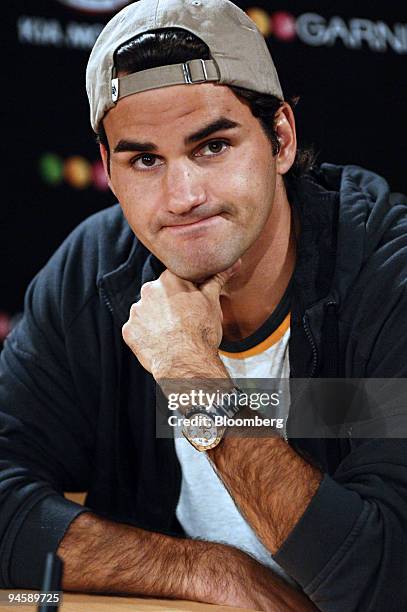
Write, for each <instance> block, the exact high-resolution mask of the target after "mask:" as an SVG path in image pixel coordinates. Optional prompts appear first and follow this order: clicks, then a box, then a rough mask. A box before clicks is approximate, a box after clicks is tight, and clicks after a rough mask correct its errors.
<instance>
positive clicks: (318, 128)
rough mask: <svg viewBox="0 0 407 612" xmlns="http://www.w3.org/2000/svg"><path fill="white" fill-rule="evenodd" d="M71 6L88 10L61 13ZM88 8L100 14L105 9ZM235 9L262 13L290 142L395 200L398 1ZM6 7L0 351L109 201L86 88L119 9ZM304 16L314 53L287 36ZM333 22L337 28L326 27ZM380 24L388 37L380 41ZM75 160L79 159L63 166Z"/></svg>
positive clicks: (399, 137)
mask: <svg viewBox="0 0 407 612" xmlns="http://www.w3.org/2000/svg"><path fill="white" fill-rule="evenodd" d="M69 1H70V2H71V3H72V4H75V3H76V4H80V3H81V2H82V4H83V3H86V2H88V3H89V0H65V3H68V4H69ZM91 1H93V4H94V5H96V4H98V6H99V7H100V6H101V5H103V4H105V5H106V3H109V2H110V4H111V5H113V4H114V0H100V2H99V3H97V0H91ZM118 4H119V2H116V6H117V5H118ZM123 4H125V2H122V5H123ZM237 4H239V6H241V7H242V8H243V9H245V10H250V9H253V8H254V7H257V8H258V9H260V11H262V12H260V13H258V14H259V15H260V19H261V22H260V21H259V22H258V23H264V24H265V26H266V30H267V33H268V35H267V36H266V38H267V41H268V43H269V45H270V48H271V50H272V54H273V57H274V59H275V62H276V65H277V68H278V71H279V74H280V79H281V82H282V86H283V90H284V92H285V96H286V97H290V96H300V102H299V104H298V105H297V111H296V115H297V121H298V130H299V138H300V141H301V142H302V143H304V144H310V143H313V144H314V145H315V148H316V150H317V151H318V152H319V159H320V161H330V162H333V163H340V164H341V163H354V164H360V165H363V166H365V167H367V168H370V169H372V170H375V171H377V172H379V173H380V174H382V175H384V176H385V177H386V178H387V179H388V180H389V182H390V184H391V186H392V189H393V190H394V191H404V192H406V191H407V178H406V170H405V153H406V148H405V141H406V136H407V134H406V131H407V130H406V121H405V114H406V59H407V25H405V24H406V22H407V14H406V13H407V11H406V8H405V3H403V2H400V3H395V2H384V1H380V2H375V3H374V4H373V3H364V2H361V3H358V2H339V3H326V2H324V1H322V0H320V1H314V2H313V1H301V2H300V1H297V2H296V1H294V0H285V1H277V0H274V1H273V2H267V1H262V0H253V2H250V1H241V2H237ZM10 5H12V6H11V7H10V6H9V7H8V8H7V14H6V15H4V16H3V19H2V22H3V27H4V28H5V31H4V35H3V39H4V40H5V41H6V47H7V49H6V53H4V54H3V78H4V81H3V91H2V100H3V104H5V113H3V118H2V121H1V126H2V143H3V156H4V157H3V163H2V169H3V198H2V204H1V207H0V255H1V275H0V343H1V339H2V335H4V334H5V333H6V331H7V329H8V328H9V327H10V325H12V324H13V320H15V317H16V316H18V313H19V312H20V311H21V309H22V303H23V296H24V291H25V289H26V286H27V284H28V283H29V281H30V280H31V278H32V277H33V276H34V274H36V272H37V271H38V270H39V269H40V268H41V267H42V266H43V265H44V263H45V262H46V261H47V259H48V258H49V256H50V255H51V254H52V253H53V251H54V250H55V249H56V247H57V246H58V245H59V244H60V242H61V241H62V240H63V239H64V238H65V236H66V235H67V234H68V233H69V232H70V231H71V230H72V229H73V228H74V227H75V226H76V225H77V224H78V223H79V222H80V221H81V220H82V219H84V218H85V217H87V216H88V215H90V214H92V213H93V212H95V211H97V210H100V209H102V208H104V207H106V206H109V205H110V204H112V203H114V198H113V196H112V195H111V194H110V192H109V191H108V190H107V189H106V188H101V186H100V184H99V181H96V182H95V181H94V180H93V178H92V175H91V174H90V172H91V169H92V164H94V163H96V162H97V160H98V149H97V147H96V145H95V142H94V138H93V133H92V131H91V128H90V124H89V120H88V106H87V98H86V93H85V87H84V82H85V67H86V62H87V58H88V55H89V51H90V47H91V46H92V44H93V41H94V39H95V37H96V36H97V33H98V32H99V30H100V29H101V27H102V25H103V24H104V23H106V22H107V21H108V20H109V19H110V18H111V16H112V15H113V13H114V12H116V10H118V9H116V10H114V11H112V10H110V11H108V12H105V13H100V12H99V13H97V12H94V13H90V12H86V11H83V10H78V9H77V8H74V7H69V6H66V5H65V4H64V0H13V3H10ZM282 12H283V14H282ZM306 13H315V14H316V15H317V16H319V17H318V18H317V19H318V20H319V21H320V22H322V26H319V30H317V29H316V26H311V41H312V43H314V44H312V43H311V42H310V41H308V42H305V41H304V40H303V39H302V38H301V36H300V35H298V34H296V33H295V31H293V30H292V29H291V30H290V27H289V26H290V24H292V23H295V22H296V20H297V19H298V18H299V17H301V16H303V15H304V14H306ZM335 17H336V18H339V19H334V20H333V21H332V18H335ZM356 18H361V19H365V20H368V21H365V22H364V25H363V28H364V30H365V31H367V32H368V33H369V32H370V39H369V41H367V40H362V41H361V42H358V37H357V33H356V34H355V33H354V34H353V38H352V37H351V31H352V27H355V26H354V25H353V26H352V22H351V20H353V19H356ZM302 19H304V17H302ZM314 20H315V18H314ZM287 24H288V26H287ZM378 24H379V25H378ZM380 24H382V25H380ZM386 24H387V28H388V30H387V38H386V36H384V35H383V34H382V35H380V32H383V31H385V30H386ZM397 24H399V25H397ZM326 25H330V27H329V28H328V31H327V28H326ZM287 27H288V33H287ZM334 27H335V28H336V30H335V31H334V30H333V28H334ZM359 27H360V26H359ZM270 29H272V30H273V32H272V33H270ZM335 32H336V34H335ZM324 36H325V39H324V40H320V39H321V38H323V37H324ZM366 36H367V35H366ZM318 37H319V38H318ZM317 39H318V40H319V42H318V40H317ZM396 39H397V40H396ZM316 42H318V44H315V43H316ZM377 46H381V49H377ZM49 155H52V156H53V157H52V158H51V162H50V161H49V158H47V156H49ZM78 156H79V157H80V158H81V159H79V160H77V159H76V160H74V161H72V159H71V158H72V157H74V158H77V157H78ZM47 159H48V165H47ZM69 160H71V161H69ZM44 166H46V168H48V170H46V169H45V170H44ZM70 168H71V170H70ZM81 169H82V171H81ZM52 170H53V172H52ZM99 170H100V168H99Z"/></svg>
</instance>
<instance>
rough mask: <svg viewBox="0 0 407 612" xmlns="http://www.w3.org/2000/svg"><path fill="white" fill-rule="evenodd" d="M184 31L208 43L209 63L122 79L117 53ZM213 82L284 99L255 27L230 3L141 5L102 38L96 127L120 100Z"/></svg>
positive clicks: (186, 0)
mask: <svg viewBox="0 0 407 612" xmlns="http://www.w3.org/2000/svg"><path fill="white" fill-rule="evenodd" d="M162 28H181V29H183V30H187V31H188V32H191V33H192V34H195V36H197V37H198V38H200V39H201V40H202V41H203V42H204V43H206V44H207V46H208V47H209V51H210V59H209V60H204V59H196V60H191V61H189V62H186V63H183V64H173V65H169V66H160V67H158V68H151V69H148V70H142V71H139V72H135V73H132V74H130V75H126V76H124V77H121V78H117V75H116V70H115V66H114V57H115V52H116V50H117V49H118V48H119V47H121V46H122V45H123V44H124V43H126V42H128V41H129V40H131V39H132V38H134V37H135V36H137V35H138V34H142V33H145V32H151V31H153V30H158V29H162ZM206 82H214V83H219V84H221V85H234V86H236V87H243V88H245V89H251V90H253V91H256V92H258V93H263V94H271V95H274V96H277V97H278V98H280V99H283V93H282V91H281V86H280V83H279V80H278V76H277V71H276V69H275V66H274V63H273V60H272V59H271V56H270V53H269V50H268V48H267V45H266V42H265V40H264V38H263V36H262V34H261V33H260V32H259V30H258V29H257V27H256V25H255V24H254V22H253V21H252V20H251V19H250V18H249V17H248V16H247V15H246V13H244V12H243V11H242V10H241V9H240V8H238V7H237V6H236V5H235V4H233V3H232V2H230V1H229V0H138V2H134V3H133V4H130V5H129V6H126V7H125V8H124V9H122V10H121V11H119V13H117V14H116V15H115V16H114V17H113V19H111V20H110V21H109V23H108V24H107V25H106V27H105V28H104V29H103V30H102V32H101V33H100V35H99V37H98V39H97V41H96V43H95V45H94V47H93V49H92V53H91V55H90V58H89V62H88V66H87V70H86V90H87V93H88V98H89V104H90V120H91V124H92V128H93V129H94V131H95V132H97V131H98V128H99V123H100V121H101V120H102V119H103V117H104V115H105V113H106V112H107V111H108V110H109V109H111V108H112V107H113V106H114V105H115V104H116V102H117V101H118V100H120V99H121V98H123V97H125V96H129V95H132V94H135V93H138V92H141V91H147V90H149V89H157V88H161V87H169V86H171V85H182V84H196V83H206Z"/></svg>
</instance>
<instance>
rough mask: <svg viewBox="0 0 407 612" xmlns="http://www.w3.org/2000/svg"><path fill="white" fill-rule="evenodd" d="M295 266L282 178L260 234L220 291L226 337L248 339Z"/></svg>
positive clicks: (278, 298)
mask: <svg viewBox="0 0 407 612" xmlns="http://www.w3.org/2000/svg"><path fill="white" fill-rule="evenodd" d="M294 265H295V239H294V228H293V224H292V219H291V207H290V204H289V202H288V199H287V195H286V192H285V189H284V186H283V183H282V181H281V184H280V185H279V186H277V189H276V194H275V199H274V203H273V207H272V210H271V213H270V216H269V218H268V220H267V223H266V225H265V227H264V228H263V230H262V233H261V234H260V236H259V238H258V239H257V240H256V242H255V243H254V244H253V245H252V246H251V247H250V249H249V250H248V251H247V252H246V253H245V254H244V255H243V257H242V265H241V268H240V270H239V272H238V273H237V274H236V275H234V276H233V277H232V279H231V280H230V281H229V283H228V284H227V286H226V288H225V290H224V291H223V292H222V294H221V298H220V302H221V308H222V313H223V335H224V338H225V339H227V340H241V339H242V338H247V336H249V335H250V334H252V333H254V332H255V331H256V329H258V328H259V327H260V326H261V325H262V323H264V321H266V320H267V318H268V317H269V316H270V315H271V314H272V312H273V311H274V309H275V308H276V307H277V306H278V304H279V302H280V301H281V298H282V297H283V295H284V292H285V290H286V289H287V286H288V283H289V282H290V278H291V276H292V273H293V270H294Z"/></svg>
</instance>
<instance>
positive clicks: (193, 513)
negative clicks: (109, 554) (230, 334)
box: [175, 315, 293, 584]
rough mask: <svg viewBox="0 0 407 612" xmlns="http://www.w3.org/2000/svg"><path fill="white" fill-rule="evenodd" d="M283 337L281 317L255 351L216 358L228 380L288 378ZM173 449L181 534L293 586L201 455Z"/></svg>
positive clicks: (286, 327)
mask: <svg viewBox="0 0 407 612" xmlns="http://www.w3.org/2000/svg"><path fill="white" fill-rule="evenodd" d="M289 336H290V317H289V315H286V316H285V318H284V319H283V321H282V322H281V323H280V324H279V325H278V327H277V329H275V330H274V331H273V332H272V333H271V334H269V335H268V336H267V337H266V338H264V339H263V340H261V341H260V342H258V343H257V344H256V345H255V346H251V347H250V348H246V349H245V350H243V351H239V352H237V351H236V350H235V351H234V352H229V351H219V354H220V357H221V359H222V361H223V363H224V365H225V367H226V369H227V370H228V372H229V374H230V376H231V378H233V379H236V378H263V379H268V378H289V373H290V367H289V356H288V340H289ZM228 344H230V343H228ZM246 344H247V343H246ZM175 449H176V453H177V456H178V460H179V462H180V464H181V469H182V484H181V494H180V498H179V501H178V505H177V509H176V515H177V518H178V520H179V522H180V523H181V525H182V527H183V529H184V531H185V533H186V534H187V535H188V536H190V537H192V538H198V539H201V540H207V541H211V542H219V543H224V544H228V545H231V546H235V547H237V548H239V549H241V550H243V551H245V552H248V553H249V554H250V555H252V556H253V557H255V558H256V559H257V560H258V561H260V563H262V564H263V565H267V566H268V567H270V568H272V569H273V570H274V571H275V572H276V573H278V574H279V575H280V576H282V577H283V578H285V579H286V580H287V581H289V582H290V583H292V584H293V581H292V580H291V578H290V577H289V576H287V574H286V573H285V572H284V570H283V569H282V568H280V566H279V565H277V563H276V562H275V561H274V559H273V557H272V555H271V553H270V552H269V551H268V550H267V549H266V548H265V547H264V546H263V544H262V543H261V541H260V540H259V539H258V537H257V536H256V534H255V533H254V531H253V530H252V528H251V527H250V525H249V524H248V523H247V522H246V521H245V519H244V518H243V517H242V515H241V514H240V512H239V510H238V508H237V507H236V505H235V503H234V501H233V499H232V497H231V496H230V495H229V493H228V492H227V490H226V489H225V487H224V486H223V483H222V482H221V481H220V480H219V478H218V477H217V475H216V473H215V472H214V470H213V468H212V466H211V465H210V463H209V460H208V458H207V456H206V453H201V452H198V451H197V450H196V449H194V448H193V446H192V445H191V444H190V443H189V442H188V440H186V439H185V438H183V437H182V436H178V435H176V437H175Z"/></svg>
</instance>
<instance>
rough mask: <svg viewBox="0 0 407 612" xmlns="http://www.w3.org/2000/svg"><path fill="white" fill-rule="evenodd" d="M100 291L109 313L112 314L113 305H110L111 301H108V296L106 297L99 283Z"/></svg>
mask: <svg viewBox="0 0 407 612" xmlns="http://www.w3.org/2000/svg"><path fill="white" fill-rule="evenodd" d="M100 292H101V294H102V299H103V301H104V303H105V305H106V306H107V309H108V310H109V312H110V313H111V314H113V307H112V305H111V303H110V301H109V298H108V297H107V293H106V291H105V289H104V288H103V287H102V286H101V285H100Z"/></svg>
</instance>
